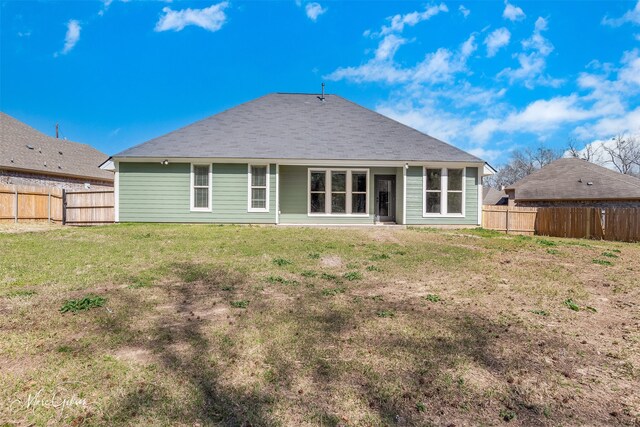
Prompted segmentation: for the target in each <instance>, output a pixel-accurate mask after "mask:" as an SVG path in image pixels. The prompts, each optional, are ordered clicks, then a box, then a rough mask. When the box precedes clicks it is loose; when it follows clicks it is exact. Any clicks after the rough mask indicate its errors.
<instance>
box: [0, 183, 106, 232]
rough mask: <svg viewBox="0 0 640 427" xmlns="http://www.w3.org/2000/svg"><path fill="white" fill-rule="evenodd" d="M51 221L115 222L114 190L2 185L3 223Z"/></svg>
mask: <svg viewBox="0 0 640 427" xmlns="http://www.w3.org/2000/svg"><path fill="white" fill-rule="evenodd" d="M24 221H48V222H52V223H62V224H68V225H94V224H95V225H97V224H109V223H113V222H114V194H113V190H87V191H64V190H61V189H59V188H54V187H31V186H0V222H24Z"/></svg>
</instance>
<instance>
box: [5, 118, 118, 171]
mask: <svg viewBox="0 0 640 427" xmlns="http://www.w3.org/2000/svg"><path fill="white" fill-rule="evenodd" d="M107 158H108V156H107V155H106V154H104V153H101V152H100V151H98V150H96V149H95V148H93V147H91V146H89V145H87V144H79V143H77V142H71V141H66V140H62V139H56V138H52V137H50V136H47V135H45V134H44V133H42V132H39V131H37V130H35V129H34V128H32V127H30V126H28V125H26V124H24V123H22V122H21V121H19V120H16V119H14V118H13V117H11V116H9V115H7V114H5V113H1V112H0V169H12V170H21V171H29V172H36V173H42V174H45V175H56V176H70V177H77V178H90V179H96V180H102V181H113V173H112V172H109V171H106V170H102V169H100V168H99V166H100V164H101V163H102V162H104V161H105V160H106V159H107Z"/></svg>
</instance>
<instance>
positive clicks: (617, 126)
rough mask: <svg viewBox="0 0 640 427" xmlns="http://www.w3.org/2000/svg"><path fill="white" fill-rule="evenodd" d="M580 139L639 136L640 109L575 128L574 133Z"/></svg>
mask: <svg viewBox="0 0 640 427" xmlns="http://www.w3.org/2000/svg"><path fill="white" fill-rule="evenodd" d="M573 133H574V134H575V135H577V136H578V137H580V138H584V139H588V138H594V137H595V138H606V137H612V136H615V135H618V134H625V133H632V134H640V107H637V108H635V109H634V110H631V111H629V112H625V113H624V114H622V115H619V116H617V117H616V116H605V117H603V118H601V119H599V120H597V121H596V122H595V123H589V124H587V125H584V126H579V127H577V128H576V129H575V130H574V132H573Z"/></svg>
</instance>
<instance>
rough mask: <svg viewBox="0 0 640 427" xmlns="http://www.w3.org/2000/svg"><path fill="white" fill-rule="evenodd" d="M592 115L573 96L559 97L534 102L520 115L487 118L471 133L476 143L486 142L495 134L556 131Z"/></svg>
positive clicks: (575, 96) (593, 114)
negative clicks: (562, 126) (564, 125)
mask: <svg viewBox="0 0 640 427" xmlns="http://www.w3.org/2000/svg"><path fill="white" fill-rule="evenodd" d="M594 116H595V113H594V112H592V111H589V110H587V109H585V108H583V107H582V106H581V100H580V98H579V97H578V96H577V95H575V94H572V95H569V96H558V97H555V98H551V99H549V100H542V99H541V100H537V101H534V102H532V103H530V104H529V105H527V107H525V108H524V109H523V110H522V111H519V112H512V113H510V114H508V115H507V116H506V117H503V118H501V119H497V118H488V119H485V120H483V121H481V122H480V123H478V124H477V125H476V126H475V128H474V129H473V130H472V134H473V136H474V137H475V138H476V139H477V140H478V141H479V142H486V141H487V140H488V139H489V138H490V137H491V136H492V135H493V134H494V133H495V132H498V131H500V132H506V133H523V132H527V133H534V134H537V135H539V136H541V135H543V133H544V132H546V131H550V130H554V129H557V128H558V127H559V126H561V125H563V124H566V123H575V122H579V121H584V120H587V119H591V118H593V117H594Z"/></svg>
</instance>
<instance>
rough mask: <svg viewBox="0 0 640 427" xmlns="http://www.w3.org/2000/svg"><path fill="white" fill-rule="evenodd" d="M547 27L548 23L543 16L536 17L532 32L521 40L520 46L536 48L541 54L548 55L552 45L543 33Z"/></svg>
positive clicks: (530, 48)
mask: <svg viewBox="0 0 640 427" xmlns="http://www.w3.org/2000/svg"><path fill="white" fill-rule="evenodd" d="M548 29H549V23H548V22H547V20H546V19H544V18H543V17H538V19H536V23H535V25H534V28H533V34H532V35H531V37H530V38H528V39H526V40H523V41H522V47H523V48H524V49H529V50H536V51H538V52H539V53H540V54H541V55H542V56H548V55H549V54H550V53H551V52H553V45H552V44H551V42H550V41H549V40H548V39H546V38H545V37H544V36H543V35H542V32H543V31H547V30H548Z"/></svg>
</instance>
